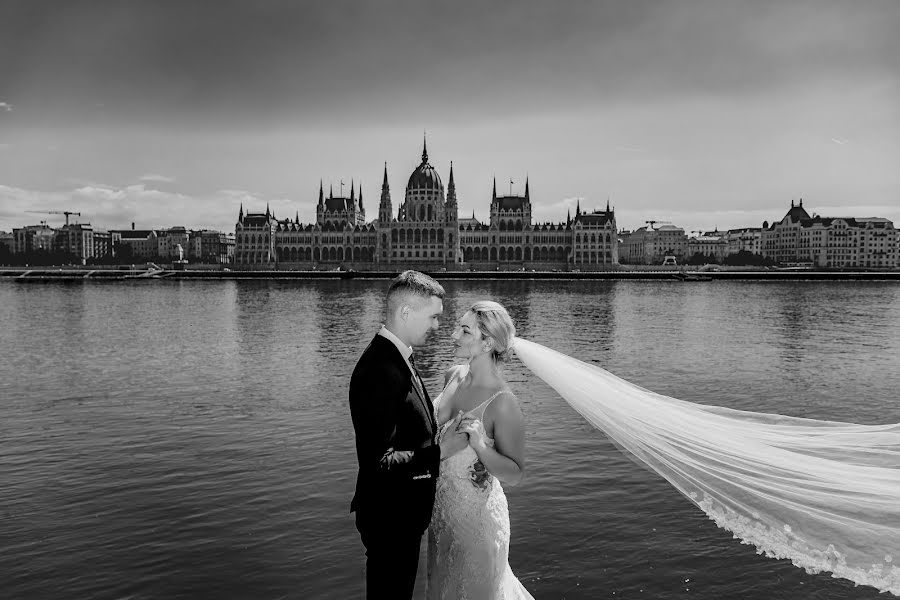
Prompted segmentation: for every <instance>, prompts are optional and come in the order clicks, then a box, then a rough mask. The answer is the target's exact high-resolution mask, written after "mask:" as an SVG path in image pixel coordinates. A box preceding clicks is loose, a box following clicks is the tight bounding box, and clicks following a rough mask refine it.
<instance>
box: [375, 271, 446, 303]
mask: <svg viewBox="0 0 900 600" xmlns="http://www.w3.org/2000/svg"><path fill="white" fill-rule="evenodd" d="M444 294H445V292H444V288H443V286H442V285H441V284H439V283H438V282H437V281H435V280H434V279H432V278H431V277H429V276H428V275H426V274H425V273H420V272H419V271H412V270H410V271H403V272H402V273H400V274H399V275H397V277H395V278H394V280H393V281H391V287H389V288H388V293H387V305H388V310H393V309H394V308H395V306H396V304H397V303H398V302H405V301H407V300H408V298H409V297H410V296H414V297H417V298H419V299H422V300H427V299H428V298H430V297H432V296H435V297H437V298H440V299H441V300H443V299H444Z"/></svg>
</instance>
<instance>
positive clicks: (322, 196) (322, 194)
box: [319, 179, 325, 208]
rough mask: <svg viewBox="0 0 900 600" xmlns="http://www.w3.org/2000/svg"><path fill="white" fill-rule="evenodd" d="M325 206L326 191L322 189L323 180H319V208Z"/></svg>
mask: <svg viewBox="0 0 900 600" xmlns="http://www.w3.org/2000/svg"><path fill="white" fill-rule="evenodd" d="M322 206H325V189H324V188H323V187H322V180H321V179H319V207H320V208H321V207H322Z"/></svg>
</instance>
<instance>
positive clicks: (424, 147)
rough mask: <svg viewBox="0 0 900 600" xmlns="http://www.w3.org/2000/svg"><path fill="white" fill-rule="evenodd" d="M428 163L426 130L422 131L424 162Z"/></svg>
mask: <svg viewBox="0 0 900 600" xmlns="http://www.w3.org/2000/svg"><path fill="white" fill-rule="evenodd" d="M427 163H428V144H427V140H426V139H425V132H424V131H423V132H422V164H423V165H424V164H427Z"/></svg>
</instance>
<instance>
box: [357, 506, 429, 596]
mask: <svg viewBox="0 0 900 600" xmlns="http://www.w3.org/2000/svg"><path fill="white" fill-rule="evenodd" d="M374 518H375V520H376V522H374V523H373V522H367V521H368V519H366V518H365V517H363V518H362V519H361V518H360V515H359V513H357V514H356V527H357V529H359V533H360V537H361V538H362V543H363V545H364V546H365V547H366V598H369V599H370V600H374V599H376V598H391V599H393V598H400V599H405V598H409V599H411V598H412V596H413V589H414V588H415V586H416V571H417V570H418V567H419V547H420V545H421V543H422V533H421V532H415V531H404V530H402V529H400V528H391V527H390V525H388V524H385V523H378V522H377V518H378V517H377V516H375V517H374ZM361 521H362V522H361Z"/></svg>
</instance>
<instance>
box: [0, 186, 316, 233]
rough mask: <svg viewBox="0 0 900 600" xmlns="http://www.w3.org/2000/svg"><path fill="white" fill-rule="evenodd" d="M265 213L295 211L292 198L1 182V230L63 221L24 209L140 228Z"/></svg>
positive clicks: (217, 225)
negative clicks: (63, 212) (49, 188)
mask: <svg viewBox="0 0 900 600" xmlns="http://www.w3.org/2000/svg"><path fill="white" fill-rule="evenodd" d="M241 202H243V203H244V211H245V212H247V211H250V212H264V211H265V207H266V204H267V203H268V204H269V205H270V207H271V209H272V210H273V211H274V212H275V213H276V214H277V216H278V217H279V218H286V217H291V218H293V217H294V216H295V215H296V203H295V202H292V201H290V200H287V199H285V198H280V197H274V198H266V197H263V196H260V195H257V194H253V193H251V192H246V191H241V190H222V191H218V192H214V193H211V194H200V195H190V194H183V193H177V192H171V191H166V190H159V189H155V188H153V187H148V186H146V185H145V184H135V185H128V186H124V187H117V186H111V185H104V184H97V183H92V184H89V185H78V186H77V187H75V188H73V189H67V190H63V191H45V190H32V189H25V188H18V187H12V186H7V185H0V230H9V229H12V228H14V227H23V226H25V225H33V224H35V223H37V222H38V221H40V220H48V221H49V222H50V224H51V225H52V226H58V225H61V224H62V216H61V215H60V216H59V222H58V223H57V222H56V220H55V217H56V215H45V216H41V215H38V214H34V213H29V212H28V211H41V210H71V211H76V212H80V213H81V216H80V218H77V220H78V222H81V223H90V224H91V225H93V226H94V227H95V228H99V229H127V228H129V227H131V223H135V226H136V227H139V228H143V229H151V228H168V227H174V226H176V225H183V226H185V227H187V228H189V229H217V230H220V231H234V224H235V220H236V219H237V214H238V208H239V207H240V205H241ZM312 210H314V209H311V211H308V212H310V213H311V214H301V221H303V222H307V223H308V222H310V220H314V219H315V214H314V212H312Z"/></svg>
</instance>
